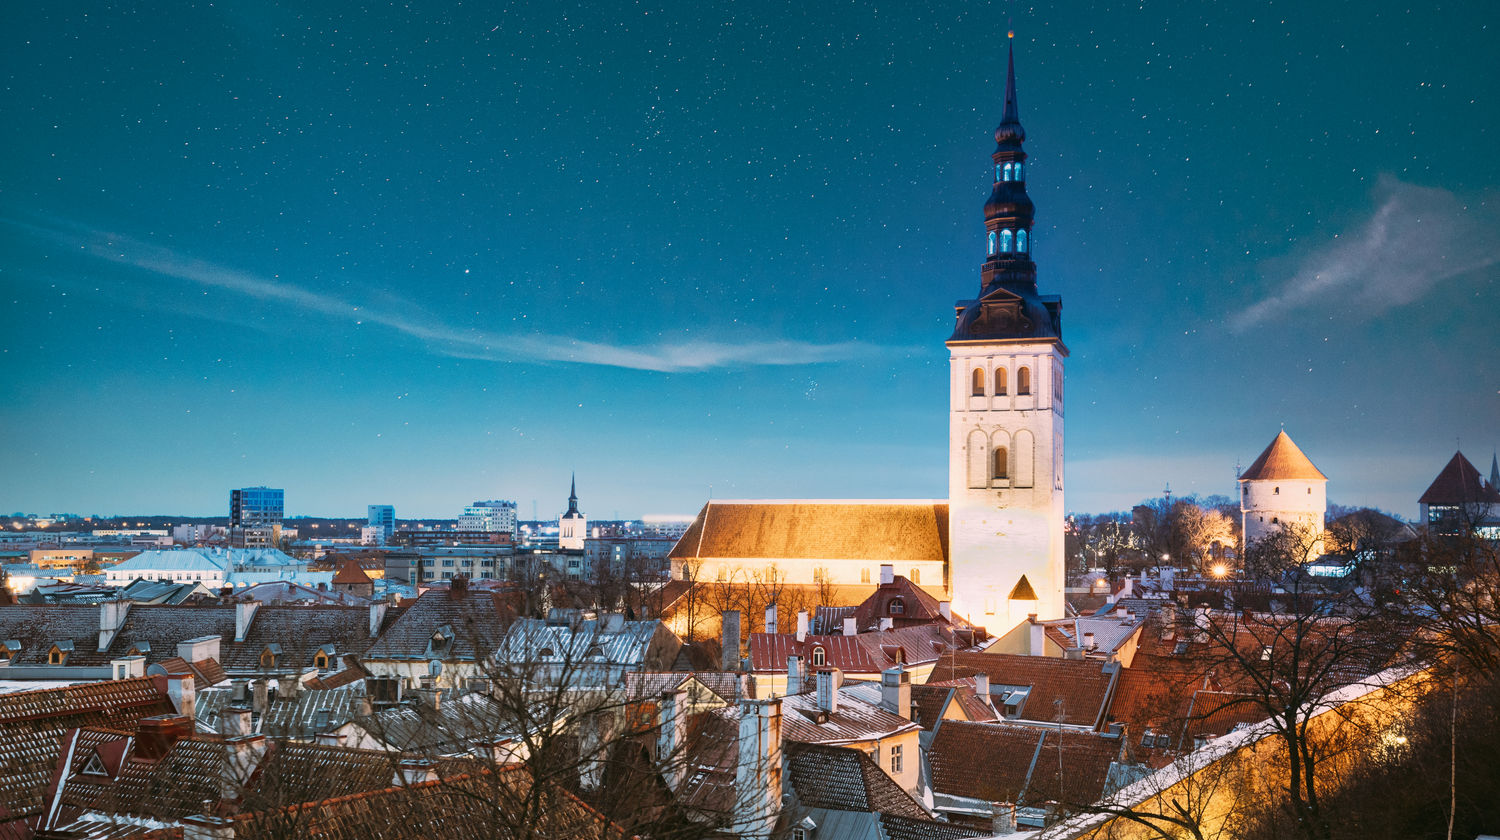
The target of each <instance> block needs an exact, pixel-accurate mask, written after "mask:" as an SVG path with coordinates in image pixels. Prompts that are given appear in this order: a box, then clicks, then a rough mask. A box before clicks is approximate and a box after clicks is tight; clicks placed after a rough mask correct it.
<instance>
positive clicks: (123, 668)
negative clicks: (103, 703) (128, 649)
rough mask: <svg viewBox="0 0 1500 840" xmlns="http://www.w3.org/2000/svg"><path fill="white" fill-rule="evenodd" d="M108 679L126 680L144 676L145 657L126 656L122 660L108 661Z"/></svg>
mask: <svg viewBox="0 0 1500 840" xmlns="http://www.w3.org/2000/svg"><path fill="white" fill-rule="evenodd" d="M109 668H110V675H111V676H110V679H112V680H128V679H130V678H132V677H144V676H146V657H144V656H127V657H125V658H123V659H111V660H109Z"/></svg>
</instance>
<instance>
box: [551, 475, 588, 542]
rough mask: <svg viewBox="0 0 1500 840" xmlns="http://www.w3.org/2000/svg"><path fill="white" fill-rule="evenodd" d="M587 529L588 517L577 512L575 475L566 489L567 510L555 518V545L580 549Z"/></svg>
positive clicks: (576, 481) (576, 480) (576, 479)
mask: <svg viewBox="0 0 1500 840" xmlns="http://www.w3.org/2000/svg"><path fill="white" fill-rule="evenodd" d="M588 530H589V521H588V519H586V518H585V517H584V515H583V514H582V513H579V512H578V478H577V477H576V476H575V477H574V478H573V484H572V486H571V487H570V488H569V490H568V510H567V512H565V513H564V514H563V515H562V516H559V517H558V518H557V547H558V548H568V549H574V550H576V551H582V550H583V540H584V537H585V536H586V535H587V534H588Z"/></svg>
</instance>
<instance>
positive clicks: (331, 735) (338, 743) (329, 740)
mask: <svg viewBox="0 0 1500 840" xmlns="http://www.w3.org/2000/svg"><path fill="white" fill-rule="evenodd" d="M345 737H346V736H345V735H344V733H342V732H319V733H318V734H317V741H318V746H320V747H342V746H343V745H344V740H345Z"/></svg>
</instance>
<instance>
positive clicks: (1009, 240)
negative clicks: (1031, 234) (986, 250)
mask: <svg viewBox="0 0 1500 840" xmlns="http://www.w3.org/2000/svg"><path fill="white" fill-rule="evenodd" d="M1015 237H1016V235H1015V234H1014V233H1012V232H1011V230H1010V228H1006V229H1005V230H1002V231H1000V253H1002V254H1009V253H1010V252H1011V249H1013V248H1015Z"/></svg>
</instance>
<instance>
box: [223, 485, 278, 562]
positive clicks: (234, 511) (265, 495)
mask: <svg viewBox="0 0 1500 840" xmlns="http://www.w3.org/2000/svg"><path fill="white" fill-rule="evenodd" d="M285 497H286V491H285V490H282V489H280V488H275V487H242V488H240V489H238V490H231V491H229V544H230V545H231V546H233V547H235V548H271V547H274V546H275V545H276V543H277V542H279V541H280V540H281V519H282V516H283V515H284V513H285Z"/></svg>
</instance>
